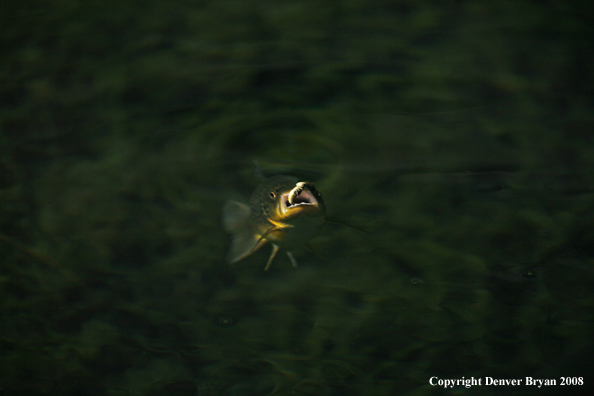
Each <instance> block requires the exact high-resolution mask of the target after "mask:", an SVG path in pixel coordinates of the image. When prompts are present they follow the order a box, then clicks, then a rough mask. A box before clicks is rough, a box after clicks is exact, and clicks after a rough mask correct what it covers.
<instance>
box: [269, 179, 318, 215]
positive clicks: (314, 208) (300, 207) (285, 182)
mask: <svg viewBox="0 0 594 396" xmlns="http://www.w3.org/2000/svg"><path fill="white" fill-rule="evenodd" d="M259 194H260V197H259V199H258V201H259V202H260V208H261V209H262V214H263V215H264V216H266V218H267V220H268V221H270V222H271V223H273V224H278V223H283V224H286V223H289V224H290V223H291V222H293V221H295V220H297V219H299V218H302V217H304V216H305V217H322V218H323V217H324V215H325V207H324V202H323V200H322V196H321V195H320V193H318V191H317V190H316V189H315V187H314V186H313V184H311V183H309V182H299V181H298V179H297V178H295V177H292V176H277V177H273V178H271V179H269V180H268V182H267V183H265V184H264V188H262V189H261V191H259Z"/></svg>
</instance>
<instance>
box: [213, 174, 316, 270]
mask: <svg viewBox="0 0 594 396" xmlns="http://www.w3.org/2000/svg"><path fill="white" fill-rule="evenodd" d="M325 216H326V211H325V207H324V202H323V201H322V196H321V195H320V194H319V193H318V192H317V191H316V189H315V187H314V186H313V185H312V184H311V183H309V182H300V181H299V180H298V179H297V178H296V177H293V176H274V177H271V178H268V179H266V180H264V181H263V182H262V183H261V184H260V185H259V186H258V187H257V188H256V190H255V191H254V193H253V194H252V196H251V198H250V201H249V204H247V205H246V204H243V203H241V202H236V201H227V202H226V203H225V206H224V207H223V226H224V227H225V230H226V231H227V232H229V233H230V234H231V235H232V241H231V248H230V250H229V253H228V255H227V261H229V262H231V263H234V262H237V261H239V260H241V259H243V258H245V257H247V256H249V255H250V254H252V253H253V252H255V251H256V250H258V249H259V248H260V247H262V246H263V245H265V244H266V243H267V242H269V243H271V244H272V253H271V255H270V258H269V259H268V263H267V264H266V267H265V270H267V269H268V268H269V267H270V264H272V260H273V259H274V256H275V255H276V253H277V252H278V250H279V249H280V248H284V249H286V250H287V255H288V256H289V259H290V260H291V263H292V264H293V266H297V263H296V261H295V258H294V257H293V255H292V253H291V252H290V250H289V249H291V248H293V247H296V246H300V245H304V244H306V243H307V242H308V241H309V240H310V239H312V238H313V237H315V236H316V235H317V234H318V233H319V232H320V230H321V229H322V226H323V225H324V222H325Z"/></svg>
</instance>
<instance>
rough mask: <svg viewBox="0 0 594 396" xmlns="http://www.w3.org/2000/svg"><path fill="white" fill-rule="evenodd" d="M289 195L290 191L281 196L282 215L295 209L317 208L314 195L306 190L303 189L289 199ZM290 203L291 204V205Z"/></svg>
mask: <svg viewBox="0 0 594 396" xmlns="http://www.w3.org/2000/svg"><path fill="white" fill-rule="evenodd" d="M290 195H291V191H289V192H287V193H284V194H283V195H282V211H283V213H287V212H288V211H290V210H292V209H296V208H300V207H301V208H302V207H305V206H309V207H314V208H317V206H318V200H317V199H316V197H314V195H313V194H312V193H311V192H310V191H309V190H306V189H303V190H302V191H301V192H299V194H298V195H295V194H293V196H292V197H291V199H289V196H290ZM291 201H292V203H291Z"/></svg>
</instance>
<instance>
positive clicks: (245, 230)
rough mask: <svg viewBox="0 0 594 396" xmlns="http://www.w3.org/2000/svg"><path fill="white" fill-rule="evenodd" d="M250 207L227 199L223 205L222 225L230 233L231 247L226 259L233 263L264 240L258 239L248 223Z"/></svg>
mask: <svg viewBox="0 0 594 396" xmlns="http://www.w3.org/2000/svg"><path fill="white" fill-rule="evenodd" d="M249 216H250V207H249V206H247V205H245V204H242V203H240V202H236V201H227V202H226V203H225V206H224V207H223V227H224V228H225V230H226V231H227V232H228V233H230V234H231V248H230V249H229V253H227V261H228V262H229V263H235V262H237V261H239V260H241V259H243V258H245V257H246V256H249V255H250V254H252V253H253V252H255V251H256V250H258V249H259V248H260V247H262V245H264V243H266V240H264V239H259V238H257V236H256V235H255V234H254V232H253V230H252V228H251V227H250V224H249Z"/></svg>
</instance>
